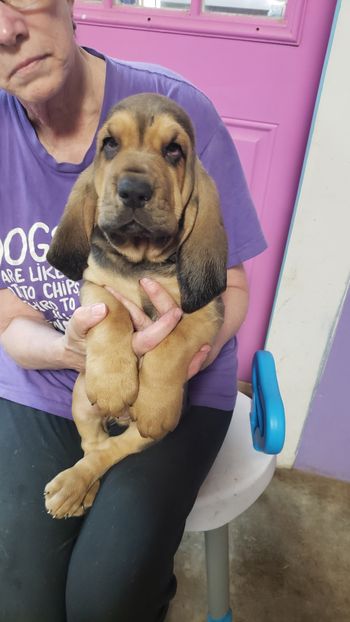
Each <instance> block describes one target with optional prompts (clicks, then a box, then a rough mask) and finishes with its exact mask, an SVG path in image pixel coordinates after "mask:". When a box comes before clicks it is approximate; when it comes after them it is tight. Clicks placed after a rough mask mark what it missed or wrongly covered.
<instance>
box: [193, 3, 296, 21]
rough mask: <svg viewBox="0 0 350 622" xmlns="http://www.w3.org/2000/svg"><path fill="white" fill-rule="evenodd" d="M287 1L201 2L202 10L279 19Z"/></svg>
mask: <svg viewBox="0 0 350 622" xmlns="http://www.w3.org/2000/svg"><path fill="white" fill-rule="evenodd" d="M287 1H288V0H203V10H204V11H212V12H216V13H234V14H235V15H261V16H262V17H274V18H279V19H281V18H282V17H283V15H284V11H285V8H286V5H287Z"/></svg>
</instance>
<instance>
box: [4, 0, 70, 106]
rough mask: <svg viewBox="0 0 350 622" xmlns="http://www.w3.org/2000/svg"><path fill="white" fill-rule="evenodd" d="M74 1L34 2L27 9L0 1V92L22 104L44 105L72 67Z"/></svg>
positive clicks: (57, 90)
mask: <svg viewBox="0 0 350 622" xmlns="http://www.w3.org/2000/svg"><path fill="white" fill-rule="evenodd" d="M73 1H74V0H36V1H35V2H33V4H32V6H31V7H30V8H29V9H26V10H21V11H19V10H18V9H14V8H12V7H11V6H10V5H8V4H4V2H2V1H0V88H2V89H5V90H6V91H8V92H9V93H11V94H13V95H16V96H17V97H18V98H19V99H21V100H22V101H24V102H28V103H32V104H36V103H37V104H38V103H41V102H45V101H47V100H48V99H50V98H51V97H53V96H54V95H55V94H56V93H58V92H59V91H60V90H61V88H62V87H63V85H64V83H65V80H66V78H67V76H68V74H69V71H70V69H71V68H72V66H73V62H74V58H75V54H74V52H75V50H76V44H75V40H74V34H73V24H72V7H73Z"/></svg>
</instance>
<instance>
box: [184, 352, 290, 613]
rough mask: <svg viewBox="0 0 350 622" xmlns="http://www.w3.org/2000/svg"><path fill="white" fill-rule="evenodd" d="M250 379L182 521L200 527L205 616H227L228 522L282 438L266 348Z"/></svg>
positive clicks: (253, 496) (263, 479)
mask: <svg viewBox="0 0 350 622" xmlns="http://www.w3.org/2000/svg"><path fill="white" fill-rule="evenodd" d="M252 382H253V400H251V399H250V398H249V397H247V396H246V395H243V394H242V393H238V396H237V401H236V406H235V409H234V412H233V416H232V421H231V424H230V427H229V429H228V432H227V435H226V438H225V440H224V442H223V445H222V447H221V449H220V452H219V454H218V456H217V458H216V460H215V462H214V464H213V466H212V468H211V470H210V472H209V474H208V476H207V478H206V480H205V482H204V483H203V485H202V487H201V489H200V491H199V493H198V497H197V500H196V503H195V505H194V507H193V508H192V511H191V513H190V515H189V516H188V519H187V522H186V531H204V532H205V547H206V566H207V591H208V618H207V622H232V611H231V608H230V601H229V582H230V578H229V554H228V525H229V523H230V521H232V520H233V519H234V518H236V517H237V516H239V515H240V514H242V513H243V512H244V511H245V510H247V509H248V508H249V507H250V506H251V505H252V504H253V503H254V502H255V501H256V500H257V499H258V497H259V496H260V495H261V494H262V493H263V492H264V490H265V489H266V488H267V486H268V484H269V483H270V481H271V479H272V477H273V474H274V471H275V467H276V454H277V453H279V452H280V451H281V449H282V447H283V443H284V435H285V420H284V408H283V403H282V399H281V396H280V393H279V389H278V383H277V377H276V370H275V365H274V360H273V357H272V355H271V353H269V352H266V351H258V352H257V353H256V355H255V357H254V361H253V374H252ZM263 452H269V453H263Z"/></svg>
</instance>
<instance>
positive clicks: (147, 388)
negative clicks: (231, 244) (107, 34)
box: [45, 93, 227, 518]
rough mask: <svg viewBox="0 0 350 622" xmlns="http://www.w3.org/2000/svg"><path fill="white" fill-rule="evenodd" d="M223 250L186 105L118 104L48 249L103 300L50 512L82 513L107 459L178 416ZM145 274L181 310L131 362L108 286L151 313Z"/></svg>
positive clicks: (215, 293)
mask: <svg viewBox="0 0 350 622" xmlns="http://www.w3.org/2000/svg"><path fill="white" fill-rule="evenodd" d="M226 255H227V251H226V236H225V232H224V228H223V224H222V221H221V216H220V206H219V199H218V193H217V190H216V187H215V185H214V182H213V181H212V179H211V178H210V177H209V176H208V174H207V173H206V171H205V170H204V168H203V167H202V165H201V163H200V161H199V160H198V158H197V157H196V154H195V144H194V131H193V127H192V124H191V121H190V120H189V118H188V116H187V115H186V113H185V112H184V111H183V110H182V109H181V108H180V107H179V106H178V105H177V104H176V103H175V102H173V101H172V100H169V99H168V98H166V97H163V96H161V95H155V94H148V93H144V94H140V95H134V96H131V97H128V98H127V99H124V100H123V101H121V102H120V103H118V104H117V105H116V106H115V107H114V108H113V109H112V110H111V111H110V113H109V115H108V118H107V120H106V122H105V123H104V125H103V127H102V128H101V130H100V131H99V134H98V139H97V151H96V156H95V159H94V161H93V163H92V164H91V166H89V167H88V168H87V169H86V170H85V171H84V173H82V175H80V177H79V178H78V180H77V182H76V184H75V186H74V187H73V190H72V192H71V195H70V197H69V200H68V203H67V206H66V208H65V211H64V214H63V217H62V220H61V222H60V224H59V226H58V228H57V231H56V233H55V235H54V238H53V241H52V244H51V247H50V249H49V253H48V260H49V262H50V263H51V264H52V265H53V266H54V267H56V268H58V269H59V270H61V271H62V272H63V273H64V274H65V275H66V276H68V277H69V278H71V279H74V280H78V279H81V278H82V277H83V279H84V283H83V285H82V288H81V303H82V304H83V305H87V304H93V303H97V302H104V303H105V304H106V305H107V307H108V309H109V312H108V315H107V317H106V318H105V319H104V320H103V321H102V322H100V323H99V324H98V325H97V326H95V327H94V328H92V329H91V330H90V331H89V332H88V335H87V357H86V371H85V373H81V374H80V375H79V376H78V379H77V381H76V384H75V387H74V391H73V417H74V420H75V422H76V425H77V427H78V430H79V433H80V435H81V438H82V448H83V450H84V454H85V455H84V458H82V459H81V460H80V461H79V462H78V463H77V464H76V465H74V466H73V467H72V468H70V469H68V470H66V471H63V472H62V473H60V474H59V475H57V476H56V477H55V478H54V479H53V480H52V481H51V482H50V483H49V484H48V485H47V486H46V488H45V498H46V507H47V510H48V511H49V513H50V514H52V515H53V516H55V517H57V518H62V517H67V516H79V515H81V514H83V513H84V511H85V509H86V508H87V507H89V506H91V504H92V502H93V500H94V497H95V495H96V492H97V490H98V487H99V478H100V477H101V476H102V475H103V474H104V473H105V472H106V471H107V470H108V469H109V468H110V467H111V466H112V465H113V464H115V463H116V462H118V461H120V460H122V459H123V458H124V457H126V456H127V455H129V454H131V453H135V452H138V451H141V450H142V449H143V448H144V447H146V446H147V445H148V444H149V443H151V442H152V441H154V440H157V439H160V438H162V437H163V436H164V435H165V434H166V433H167V432H169V431H170V430H173V429H174V428H175V427H176V425H177V423H178V421H179V417H180V414H181V407H182V400H183V387H184V384H185V382H186V374H187V370H188V367H189V363H190V361H191V360H192V358H193V356H194V354H195V353H196V352H198V350H199V349H200V347H201V346H202V345H203V344H204V343H211V342H213V340H214V338H215V336H216V334H217V332H218V330H219V328H220V326H221V323H222V320H223V306H222V301H221V299H220V297H219V296H220V294H221V293H222V292H223V291H224V289H225V287H226ZM147 276H148V277H152V278H153V279H155V280H157V281H158V282H159V283H160V284H161V285H162V286H164V287H165V289H166V290H167V291H168V292H169V293H170V294H171V296H172V297H173V298H174V300H175V301H176V302H177V304H178V305H179V306H181V308H182V309H183V312H184V314H183V317H182V319H181V321H180V322H179V323H178V325H177V326H176V328H175V329H174V330H173V332H172V333H171V334H170V335H169V336H168V337H167V338H166V339H164V341H162V342H161V343H160V344H159V345H158V346H157V347H156V348H155V349H153V350H152V351H150V352H148V353H147V354H146V355H145V356H144V357H143V359H142V361H141V362H140V363H139V361H138V360H137V358H136V356H135V354H134V352H133V350H132V346H131V340H132V333H133V325H132V322H131V319H130V316H129V313H128V312H127V311H126V309H125V308H124V307H123V305H122V304H121V303H120V302H119V301H118V300H116V299H115V298H114V297H113V296H112V295H111V294H110V293H109V292H108V290H107V289H106V286H110V287H111V288H113V289H115V290H117V291H119V292H120V293H121V294H123V295H124V296H126V297H127V298H129V299H130V300H132V301H133V302H134V303H136V304H137V305H139V306H140V307H142V308H143V309H144V311H145V312H146V313H147V314H148V315H149V316H150V317H152V318H155V315H156V314H155V310H154V308H153V307H152V305H151V303H150V301H149V300H148V299H147V297H146V295H145V293H144V291H143V289H142V288H141V287H140V285H139V280H140V279H141V278H142V277H147ZM125 415H127V416H128V417H129V423H130V425H129V427H128V428H127V429H126V430H125V431H124V433H123V434H121V435H120V436H117V437H110V436H109V435H108V433H107V432H106V420H108V419H110V418H119V417H120V418H121V419H124V420H125Z"/></svg>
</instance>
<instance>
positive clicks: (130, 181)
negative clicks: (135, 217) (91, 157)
mask: <svg viewBox="0 0 350 622" xmlns="http://www.w3.org/2000/svg"><path fill="white" fill-rule="evenodd" d="M117 193H118V197H119V198H120V199H121V201H122V203H123V205H124V206H125V207H130V208H132V209H139V208H140V207H144V206H145V204H146V203H147V202H148V201H150V199H151V198H152V195H153V187H152V185H151V184H150V182H149V181H148V180H147V179H146V178H145V177H143V176H142V177H141V176H136V175H125V176H124V177H122V178H121V179H120V180H119V181H118V184H117Z"/></svg>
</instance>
